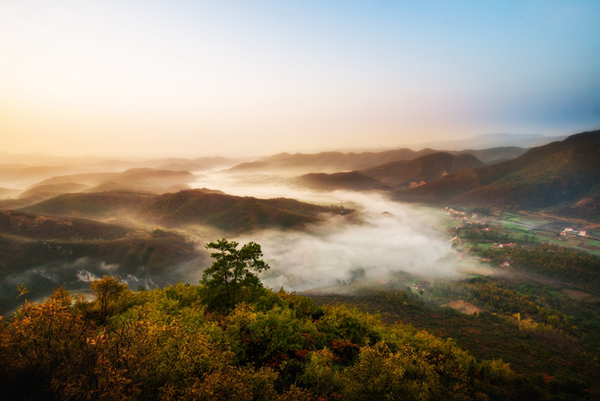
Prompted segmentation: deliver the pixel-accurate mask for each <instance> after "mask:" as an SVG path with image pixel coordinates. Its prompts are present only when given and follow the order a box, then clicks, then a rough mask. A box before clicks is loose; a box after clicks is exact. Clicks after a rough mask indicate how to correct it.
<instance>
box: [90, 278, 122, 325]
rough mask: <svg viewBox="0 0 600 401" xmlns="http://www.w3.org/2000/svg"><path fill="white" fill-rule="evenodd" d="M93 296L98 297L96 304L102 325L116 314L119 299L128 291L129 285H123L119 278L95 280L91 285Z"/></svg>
mask: <svg viewBox="0 0 600 401" xmlns="http://www.w3.org/2000/svg"><path fill="white" fill-rule="evenodd" d="M90 290H91V291H92V294H94V295H95V296H96V302H97V304H98V309H99V312H100V316H99V319H100V323H104V321H105V320H106V318H107V317H108V316H110V315H112V314H113V313H115V312H116V309H117V306H118V303H119V298H121V297H122V296H123V294H124V293H125V291H126V290H127V284H125V283H121V282H120V281H119V277H118V276H117V277H114V278H113V277H110V276H104V278H103V279H101V280H94V281H92V283H91V284H90Z"/></svg>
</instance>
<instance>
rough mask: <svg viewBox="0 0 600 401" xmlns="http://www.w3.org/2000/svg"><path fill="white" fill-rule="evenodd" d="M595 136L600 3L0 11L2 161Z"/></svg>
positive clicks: (201, 4) (234, 4) (154, 5)
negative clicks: (7, 155) (16, 156)
mask: <svg viewBox="0 0 600 401" xmlns="http://www.w3.org/2000/svg"><path fill="white" fill-rule="evenodd" d="M594 128H600V1H597V0H592V1H550V0H542V1H501V2H500V1H496V2H491V1H447V0H440V1H403V2H401V1H350V0H344V1H328V0H320V1H301V2H300V1H291V0H290V1H283V0H282V1H227V0H220V1H192V0H189V1H185V0H169V1H159V0H154V1H153V0H144V1H133V0H132V1H126V0H114V1H113V0H102V1H77V0H73V1H67V0H2V2H1V3H0V150H4V151H10V152H33V151H42V152H47V153H55V154H64V155H73V154H78V155H81V154H93V155H108V154H111V153H118V154H127V153H130V154H135V153H138V154H139V153H148V154H150V153H151V154H155V155H156V154H165V155H166V154H171V155H174V154H181V155H190V156H191V155H197V156H201V155H208V154H219V153H227V154H231V153H234V154H240V153H247V154H267V153H275V152H279V151H311V150H324V149H327V150H331V149H335V148H344V149H348V148H360V147H366V148H376V147H398V146H402V145H410V144H411V143H422V142H425V141H429V140H437V139H451V138H465V137H469V136H472V135H477V134H483V133H490V132H509V133H539V134H544V135H566V134H571V133H576V132H580V131H583V130H587V129H594Z"/></svg>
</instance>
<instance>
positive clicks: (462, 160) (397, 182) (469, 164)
mask: <svg viewBox="0 0 600 401" xmlns="http://www.w3.org/2000/svg"><path fill="white" fill-rule="evenodd" d="M482 166H483V163H482V162H481V161H480V160H479V159H477V158H476V157H475V156H473V155H471V154H462V155H457V156H456V155H452V154H449V153H445V152H440V153H433V154H430V155H426V156H422V157H419V158H416V159H413V160H407V161H397V162H391V163H385V164H382V165H379V166H377V167H373V168H370V169H366V170H362V171H361V173H362V174H364V175H366V176H369V177H373V178H376V179H378V180H379V181H381V182H383V183H385V184H388V185H391V186H395V187H408V186H409V185H410V184H411V183H413V182H414V183H416V184H419V183H421V182H425V183H428V182H431V181H434V180H437V179H439V178H442V177H444V176H446V175H448V174H452V173H456V172H458V171H460V170H463V169H466V168H473V167H482Z"/></svg>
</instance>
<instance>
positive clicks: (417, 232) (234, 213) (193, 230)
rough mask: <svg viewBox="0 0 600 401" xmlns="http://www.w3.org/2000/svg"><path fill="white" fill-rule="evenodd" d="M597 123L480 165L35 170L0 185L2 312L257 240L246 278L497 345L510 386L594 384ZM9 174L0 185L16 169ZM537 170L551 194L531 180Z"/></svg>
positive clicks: (147, 287) (186, 269) (314, 161)
mask: <svg viewBox="0 0 600 401" xmlns="http://www.w3.org/2000/svg"><path fill="white" fill-rule="evenodd" d="M598 135H600V132H598V131H596V132H594V133H585V134H580V135H575V136H574V137H570V138H567V139H566V140H565V141H564V143H563V142H555V143H552V144H549V145H544V146H542V147H540V148H533V149H530V150H526V151H525V150H523V151H519V152H515V151H513V150H510V152H512V153H510V154H512V156H509V157H512V158H511V159H510V160H507V161H493V162H491V164H489V163H488V164H486V163H484V162H483V161H481V160H479V159H477V157H476V156H475V155H474V154H466V153H459V152H436V151H433V150H430V149H427V150H424V151H421V152H412V151H409V150H407V149H399V150H397V151H384V152H379V153H377V152H367V153H348V154H344V153H341V152H340V153H335V152H334V153H327V152H325V153H321V154H313V155H305V154H294V155H292V154H279V155H275V156H270V157H267V158H262V159H259V160H255V161H252V160H250V161H242V162H241V163H239V160H234V159H224V158H223V159H214V160H213V159H211V160H212V161H213V162H215V163H217V164H214V165H212V166H208V164H209V160H207V159H202V160H203V162H201V161H200V160H201V159H171V160H152V161H148V162H143V161H138V162H125V161H118V160H114V161H103V162H102V163H100V164H99V163H98V162H96V161H95V162H94V164H93V165H87V166H81V165H78V166H72V167H70V168H71V171H76V170H77V169H80V170H86V171H87V172H85V173H77V174H70V175H58V176H55V175H53V174H55V173H56V172H57V171H59V170H56V169H53V168H49V169H47V170H45V172H46V174H47V175H46V176H43V175H42V176H40V175H39V174H41V173H40V171H44V170H43V169H37V170H32V171H36V174H37V175H35V178H36V179H38V180H39V181H37V182H33V183H31V182H30V183H28V186H24V187H21V188H20V189H16V188H12V189H11V190H10V191H9V190H7V191H5V192H3V194H4V195H2V196H3V197H4V200H0V207H1V209H2V210H0V261H1V262H0V290H1V291H0V293H1V294H2V295H1V296H0V311H2V314H3V315H4V316H10V315H11V314H13V313H14V312H17V311H18V310H19V308H21V310H22V309H23V308H27V305H28V304H27V303H23V297H24V294H26V295H25V296H26V297H27V299H28V300H30V301H36V302H38V303H39V304H40V305H43V304H45V302H48V301H46V300H47V299H48V297H49V296H50V295H51V294H52V293H53V292H54V291H56V290H57V289H58V288H63V289H64V290H66V291H70V292H72V293H80V294H83V295H82V296H83V297H84V298H81V300H80V301H78V302H92V303H94V302H96V301H94V299H95V298H94V293H93V291H91V290H90V289H88V287H89V286H90V283H91V284H94V283H97V282H99V281H100V280H101V279H102V277H105V278H106V277H118V280H120V283H122V284H123V285H126V286H128V288H129V289H130V290H133V291H135V293H136V294H137V295H135V296H136V297H143V294H144V292H150V293H153V294H154V293H159V292H161V291H167V290H169V289H170V288H179V287H177V286H180V285H182V283H186V284H185V285H191V286H195V285H196V284H197V283H198V282H199V280H200V279H201V277H202V275H203V272H204V271H206V269H207V267H208V266H209V264H210V254H209V252H208V251H207V250H206V249H205V245H206V244H208V243H210V241H214V240H216V239H218V238H228V239H230V240H233V241H237V242H240V243H250V242H256V243H258V244H260V245H261V246H262V251H263V252H264V260H265V261H266V263H268V264H269V266H270V267H271V269H270V270H269V271H265V272H262V273H261V274H260V282H262V283H264V285H265V286H266V287H267V288H270V289H271V290H272V291H276V290H279V289H281V290H280V291H284V292H285V291H289V292H292V293H297V294H298V296H301V297H306V298H304V299H311V300H312V301H314V302H315V303H316V304H315V305H318V307H321V308H331V307H336V305H347V307H350V308H358V309H357V310H360V311H361V313H362V312H366V313H370V314H376V315H378V316H380V318H381V319H382V322H383V323H384V324H386V325H395V324H402V325H407V326H410V327H414V328H415V329H416V330H426V331H427V332H429V333H432V335H434V336H437V337H440V338H443V339H445V340H447V341H451V342H453V343H455V344H456V345H457V346H458V347H460V348H461V349H463V350H465V351H467V352H469V353H470V354H472V355H473V356H474V357H476V358H478V359H479V360H486V359H501V360H502V361H504V362H507V363H508V364H509V366H510V369H512V371H513V372H514V374H516V375H517V377H520V379H519V380H521V382H518V383H519V384H516V383H517V382H513V383H512V384H510V386H512V387H510V388H511V390H506V391H510V392H512V393H513V394H521V395H522V394H530V395H531V394H534V395H536V397H546V396H547V395H548V394H550V393H551V392H552V391H558V392H559V393H561V394H565V396H567V394H568V395H569V396H570V397H576V398H572V399H587V398H586V397H595V396H596V395H599V394H600V382H599V381H598V379H597V378H596V377H595V375H594V374H593V372H595V371H597V370H598V369H600V365H598V354H597V349H598V346H599V345H600V326H598V324H597V322H598V321H600V276H598V272H599V271H600V262H599V261H600V258H599V257H600V240H599V238H600V228H599V227H598V224H597V216H595V214H594V213H595V203H594V202H595V201H594V199H595V196H596V188H597V186H598V185H600V180H599V176H597V174H596V167H597V166H596V164H595V163H596V160H594V159H593V157H592V155H593V154H595V153H594V152H598V144H599V143H600V142H599V141H598ZM473 153H476V152H473ZM477 154H479V155H480V156H481V155H486V157H488V158H491V159H493V158H494V157H498V158H503V157H506V156H507V155H508V153H507V150H506V149H505V148H498V149H497V150H494V149H486V150H483V151H478V152H477ZM494 155H497V156H494ZM377 160H379V161H381V163H378V162H377ZM61 163H63V165H65V166H68V163H67V161H65V160H61ZM77 163H81V161H77ZM203 163H204V164H203ZM108 166H110V169H111V170H112V171H103V169H105V168H107V167H108ZM147 166H152V167H147ZM15 168H18V169H24V168H25V167H22V166H18V167H15ZM179 168H191V169H194V171H193V172H192V171H187V170H178V169H179ZM27 169H29V167H27ZM196 169H197V170H196ZM28 171H29V170H28ZM60 171H61V172H62V171H64V170H60ZM5 177H6V178H5V181H2V179H3V176H2V175H0V184H1V185H6V186H7V187H8V186H10V184H11V183H12V184H14V183H15V182H16V181H14V177H15V174H14V173H11V175H7V176H5ZM11 180H12V181H11ZM547 185H550V187H549V188H552V190H553V191H558V192H556V193H555V194H554V195H552V196H548V191H550V190H548V189H544V190H543V191H542V192H540V190H539V188H541V186H543V187H544V188H546V186H547ZM535 196H543V197H544V202H537V201H535V199H537V198H535ZM532 197H533V198H532ZM530 198H531V199H530ZM525 199H526V200H527V201H525ZM178 283H179V284H178ZM173 286H175V287H173ZM199 288H202V287H201V286H200V287H199ZM169 291H170V290H169ZM199 291H201V290H199ZM279 294H284V293H282V292H280V293H279ZM132 296H133V295H132ZM278 296H281V297H284V298H285V297H286V296H287V295H278ZM83 299H87V300H86V301H83ZM312 301H311V302H312ZM136 302H142V301H136ZM143 302H145V301H143ZM249 302H250V301H249ZM252 302H255V301H252ZM302 302H305V301H302ZM306 302H308V301H306ZM82 305H83V304H82ZM17 313H21V312H17ZM336 341H337V340H336ZM356 341H358V340H356ZM332 344H334V343H332ZM335 344H338V343H335ZM523 355H527V358H524V357H523ZM506 388H508V387H506ZM506 388H505V389H506ZM503 391H504V390H503ZM577 397H579V398H577ZM541 399H544V398H541Z"/></svg>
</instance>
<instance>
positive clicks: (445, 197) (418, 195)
mask: <svg viewBox="0 0 600 401" xmlns="http://www.w3.org/2000/svg"><path fill="white" fill-rule="evenodd" d="M599 183H600V130H599V131H591V132H585V133H581V134H577V135H572V136H570V137H568V138H567V139H565V140H563V141H560V142H553V143H550V144H547V145H544V146H540V147H536V148H533V149H530V150H528V151H527V152H525V153H524V154H523V155H521V156H519V157H517V158H515V159H512V160H508V161H505V162H501V163H497V164H494V165H491V166H484V167H478V168H469V169H465V170H461V171H459V172H457V173H455V174H450V175H448V176H445V177H443V178H441V179H439V180H436V181H433V182H430V183H428V184H426V185H422V186H420V187H417V188H409V189H406V190H399V191H396V192H394V193H393V194H392V196H393V198H394V199H396V200H402V201H410V202H420V203H433V204H449V205H462V206H473V205H487V206H502V207H514V208H529V209H540V208H547V207H553V206H557V205H561V204H564V205H565V206H566V205H567V204H574V203H576V202H578V201H581V200H582V199H584V198H586V197H587V196H588V194H590V191H592V189H593V188H594V186H595V185H598V184H599ZM590 195H591V194H590ZM591 199H592V201H593V199H596V198H591Z"/></svg>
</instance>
